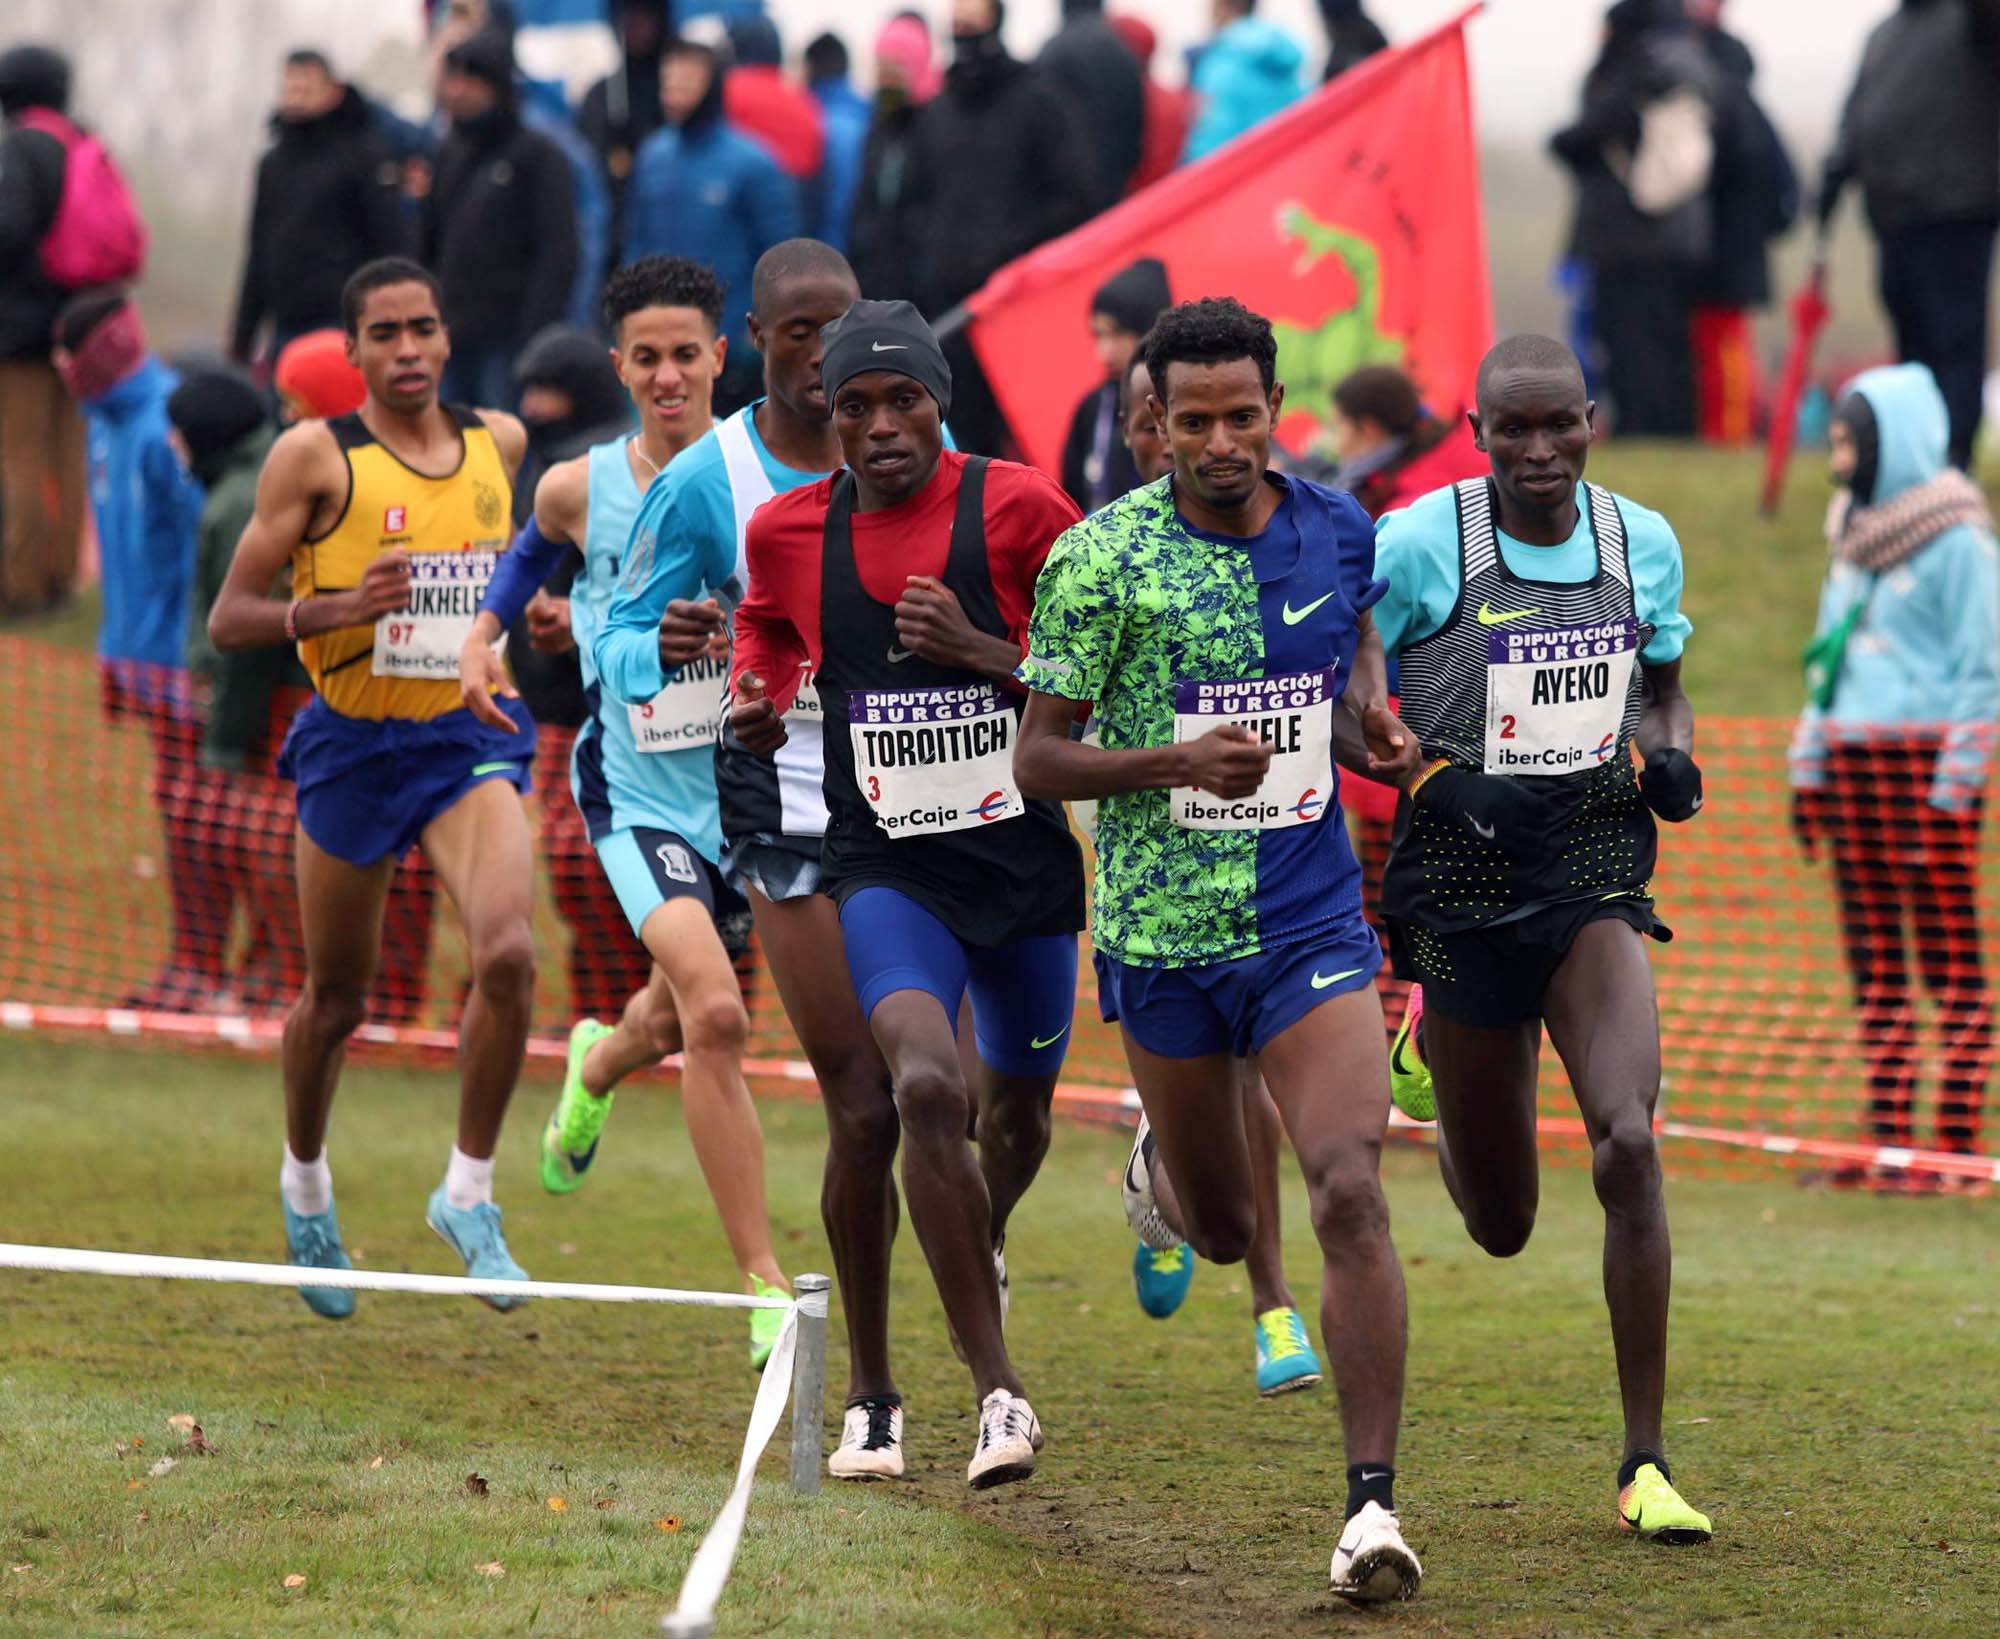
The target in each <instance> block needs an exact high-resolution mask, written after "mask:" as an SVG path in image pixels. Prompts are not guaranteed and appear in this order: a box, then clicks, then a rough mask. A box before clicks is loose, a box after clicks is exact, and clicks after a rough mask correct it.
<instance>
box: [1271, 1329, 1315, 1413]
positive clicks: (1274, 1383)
mask: <svg viewBox="0 0 2000 1639" xmlns="http://www.w3.org/2000/svg"><path fill="white" fill-rule="evenodd" d="M1318 1381H1319V1356H1318V1355H1316V1354H1314V1353H1313V1346H1312V1344H1311V1343H1309V1342H1307V1341H1306V1323H1305V1322H1304V1321H1303V1320H1301V1319H1299V1312H1298V1310H1296V1309H1266V1310H1265V1311H1264V1312H1263V1313H1262V1314H1261V1315H1259V1316H1258V1317H1257V1392H1258V1393H1259V1394H1260V1395H1262V1396H1263V1397H1264V1398H1265V1399H1266V1400H1269V1399H1272V1398H1273V1397H1274V1396H1277V1395H1280V1394H1291V1393H1293V1392H1295V1391H1296V1390H1299V1389H1309V1388H1311V1387H1312V1386H1313V1385H1314V1384H1315V1383H1317V1382H1318Z"/></svg>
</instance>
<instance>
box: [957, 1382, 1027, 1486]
mask: <svg viewBox="0 0 2000 1639" xmlns="http://www.w3.org/2000/svg"><path fill="white" fill-rule="evenodd" d="M1041 1449H1042V1425H1041V1424H1040V1423H1039V1422H1037V1421H1036V1420H1035V1412H1034V1408H1033V1407H1032V1406H1030V1405H1029V1404H1028V1402H1027V1400H1026V1399H1025V1398H1023V1397H1022V1396H1021V1395H1018V1394H1009V1393H1008V1392H1007V1391H1006V1390H1005V1389H995V1390H994V1391H993V1392H992V1393H991V1394H989V1395H988V1396H987V1397H986V1398H985V1399H984V1400H982V1401H980V1403H979V1444H978V1445H977V1446H975V1447H974V1448H973V1452H972V1461H971V1462H970V1463H969V1464H967V1465H966V1470H965V1478H966V1482H967V1483H968V1484H969V1485H970V1486H971V1487H972V1488H973V1490H975V1491H984V1490H985V1489H986V1488H987V1487H988V1486H992V1485H1005V1484H1006V1483H1007V1482H1008V1481H1009V1480H1025V1479H1026V1478H1027V1477H1028V1476H1029V1475H1030V1474H1032V1473H1034V1471H1035V1453H1036V1452H1037V1451H1040V1450H1041Z"/></svg>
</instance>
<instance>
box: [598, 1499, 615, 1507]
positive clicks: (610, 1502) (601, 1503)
mask: <svg viewBox="0 0 2000 1639" xmlns="http://www.w3.org/2000/svg"><path fill="white" fill-rule="evenodd" d="M595 1506H596V1507H598V1508H616V1507H617V1506H618V1500H617V1498H615V1497H599V1498H598V1499H597V1502H596V1504H595Z"/></svg>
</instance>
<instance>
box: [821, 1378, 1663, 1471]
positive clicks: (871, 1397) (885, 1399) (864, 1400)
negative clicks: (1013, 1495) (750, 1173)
mask: <svg viewBox="0 0 2000 1639" xmlns="http://www.w3.org/2000/svg"><path fill="white" fill-rule="evenodd" d="M902 1403H903V1397H902V1396H901V1395H900V1394H850V1395H849V1396H848V1397H847V1408H846V1409H847V1410H849V1411H852V1410H853V1409H854V1408H855V1407H856V1406H900V1405H901V1404H902ZM1618 1483H1619V1484H1620V1485H1623V1484H1624V1483H1625V1482H1624V1481H1623V1480H1620V1481H1619V1482H1618Z"/></svg>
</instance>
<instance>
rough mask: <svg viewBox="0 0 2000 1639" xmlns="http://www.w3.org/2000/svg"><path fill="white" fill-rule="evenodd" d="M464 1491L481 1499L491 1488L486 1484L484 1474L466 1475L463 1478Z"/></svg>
mask: <svg viewBox="0 0 2000 1639" xmlns="http://www.w3.org/2000/svg"><path fill="white" fill-rule="evenodd" d="M465 1489H466V1490H468V1491H470V1492H471V1493H472V1494H473V1495H474V1496H475V1497H483V1496H485V1495H486V1493H487V1492H488V1491H489V1490H491V1489H492V1487H490V1486H489V1485H488V1484H487V1483H486V1476H485V1475H484V1474H468V1475H466V1476H465Z"/></svg>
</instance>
